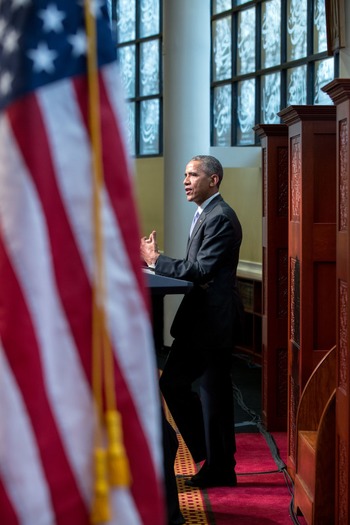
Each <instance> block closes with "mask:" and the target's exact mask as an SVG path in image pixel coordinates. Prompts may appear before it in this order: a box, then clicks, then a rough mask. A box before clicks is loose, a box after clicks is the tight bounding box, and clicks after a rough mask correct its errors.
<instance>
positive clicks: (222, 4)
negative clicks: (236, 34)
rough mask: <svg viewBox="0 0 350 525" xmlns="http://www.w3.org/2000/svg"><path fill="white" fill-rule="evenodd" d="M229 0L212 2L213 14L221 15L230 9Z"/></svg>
mask: <svg viewBox="0 0 350 525" xmlns="http://www.w3.org/2000/svg"><path fill="white" fill-rule="evenodd" d="M231 7H232V6H231V0H214V1H213V14H214V15H216V14H218V13H223V12H224V11H227V10H228V9H231Z"/></svg>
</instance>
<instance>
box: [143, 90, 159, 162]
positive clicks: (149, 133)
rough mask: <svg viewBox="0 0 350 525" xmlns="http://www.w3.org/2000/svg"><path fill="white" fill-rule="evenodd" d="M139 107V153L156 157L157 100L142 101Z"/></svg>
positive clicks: (157, 147) (157, 148)
mask: <svg viewBox="0 0 350 525" xmlns="http://www.w3.org/2000/svg"><path fill="white" fill-rule="evenodd" d="M140 106H141V108H140V109H141V114H140V153H141V155H156V154H157V153H158V152H159V99H158V98H157V99H151V100H144V101H142V102H141V104H140Z"/></svg>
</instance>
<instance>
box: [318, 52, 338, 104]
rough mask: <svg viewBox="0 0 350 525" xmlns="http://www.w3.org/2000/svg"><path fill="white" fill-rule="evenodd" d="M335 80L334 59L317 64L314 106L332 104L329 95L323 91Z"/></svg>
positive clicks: (320, 61)
mask: <svg viewBox="0 0 350 525" xmlns="http://www.w3.org/2000/svg"><path fill="white" fill-rule="evenodd" d="M333 79H334V59H333V58H327V59H326V60H319V61H317V62H316V63H315V86H314V104H332V100H331V99H330V97H329V95H327V93H324V91H322V89H321V88H322V87H323V86H325V85H326V84H328V83H329V82H331V81H332V80H333Z"/></svg>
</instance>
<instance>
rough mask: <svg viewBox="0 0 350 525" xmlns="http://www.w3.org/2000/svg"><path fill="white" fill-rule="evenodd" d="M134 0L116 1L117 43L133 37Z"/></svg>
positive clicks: (134, 20)
mask: <svg viewBox="0 0 350 525" xmlns="http://www.w3.org/2000/svg"><path fill="white" fill-rule="evenodd" d="M135 22H136V9H135V0H119V1H118V3H117V35H118V44H121V43H122V42H128V41H129V40H134V39H135V36H136V34H135Z"/></svg>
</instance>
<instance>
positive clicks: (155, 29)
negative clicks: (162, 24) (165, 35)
mask: <svg viewBox="0 0 350 525" xmlns="http://www.w3.org/2000/svg"><path fill="white" fill-rule="evenodd" d="M158 33H159V0H141V6H140V35H141V38H144V37H146V36H152V35H156V34H158Z"/></svg>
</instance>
